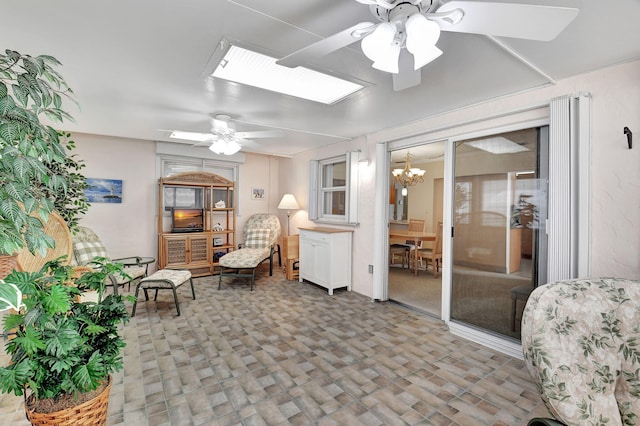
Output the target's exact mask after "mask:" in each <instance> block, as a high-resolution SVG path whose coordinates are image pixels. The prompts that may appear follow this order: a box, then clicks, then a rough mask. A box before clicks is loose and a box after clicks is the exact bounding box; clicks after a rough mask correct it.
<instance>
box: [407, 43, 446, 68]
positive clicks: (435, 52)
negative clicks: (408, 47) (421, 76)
mask: <svg viewBox="0 0 640 426" xmlns="http://www.w3.org/2000/svg"><path fill="white" fill-rule="evenodd" d="M412 53H413V69H414V70H418V69H420V68H422V67H424V66H425V65H427V64H428V63H429V62H431V61H433V60H434V59H436V58H438V57H439V56H440V55H442V50H440V49H438V48H437V47H436V46H424V47H423V48H422V49H420V50H418V51H416V52H412Z"/></svg>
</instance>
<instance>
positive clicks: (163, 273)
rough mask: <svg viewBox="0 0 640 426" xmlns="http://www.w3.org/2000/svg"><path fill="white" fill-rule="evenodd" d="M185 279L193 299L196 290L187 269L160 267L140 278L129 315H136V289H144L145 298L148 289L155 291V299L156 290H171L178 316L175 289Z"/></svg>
mask: <svg viewBox="0 0 640 426" xmlns="http://www.w3.org/2000/svg"><path fill="white" fill-rule="evenodd" d="M187 281H189V283H190V284H191V294H192V295H193V300H195V299H196V292H195V289H194V288H193V279H192V277H191V271H188V270H186V269H161V270H159V271H156V272H154V273H153V274H151V275H149V276H148V277H146V278H143V279H141V280H140V281H139V282H138V285H137V286H136V296H135V297H136V300H135V302H133V310H132V311H131V316H132V317H135V316H136V307H137V306H138V291H140V289H142V290H143V291H144V297H145V300H149V294H148V291H149V290H155V291H156V294H155V297H154V299H153V300H156V299H157V297H158V290H162V289H169V290H172V291H173V300H174V301H175V304H176V311H177V312H178V316H180V304H179V303H178V294H177V293H176V290H177V289H178V287H180V286H181V285H182V284H184V283H186V282H187Z"/></svg>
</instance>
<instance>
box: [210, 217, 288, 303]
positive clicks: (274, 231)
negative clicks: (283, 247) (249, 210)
mask: <svg viewBox="0 0 640 426" xmlns="http://www.w3.org/2000/svg"><path fill="white" fill-rule="evenodd" d="M242 235H243V237H244V244H243V247H242V248H240V249H238V250H235V251H232V252H229V253H227V254H225V255H224V256H222V257H221V258H220V259H219V260H218V262H219V264H220V267H221V269H220V279H219V281H218V289H219V288H220V285H221V283H222V277H223V276H225V275H230V276H236V277H248V278H251V290H253V284H254V280H255V268H257V267H258V265H260V264H261V263H262V262H264V261H265V260H269V275H273V255H274V249H275V245H276V244H277V242H278V238H279V237H280V220H279V219H278V218H277V217H276V216H275V215H272V214H267V213H258V214H254V215H252V216H250V217H249V218H248V219H247V222H246V223H245V225H244V228H243V229H242ZM241 269H250V270H251V273H249V274H247V273H240V270H241ZM230 270H235V271H236V272H233V273H232V272H230Z"/></svg>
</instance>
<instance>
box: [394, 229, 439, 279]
mask: <svg viewBox="0 0 640 426" xmlns="http://www.w3.org/2000/svg"><path fill="white" fill-rule="evenodd" d="M389 239H398V240H405V241H413V246H414V247H415V248H416V249H417V248H418V246H419V245H420V242H421V241H435V240H436V234H435V233H434V232H422V231H407V230H406V229H390V230H389ZM413 253H414V256H415V259H414V262H413V268H414V269H413V272H414V274H416V275H418V250H413ZM409 265H411V262H409Z"/></svg>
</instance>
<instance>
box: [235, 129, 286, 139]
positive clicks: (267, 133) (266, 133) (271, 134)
mask: <svg viewBox="0 0 640 426" xmlns="http://www.w3.org/2000/svg"><path fill="white" fill-rule="evenodd" d="M235 136H237V137H239V138H242V139H251V138H281V137H283V136H284V132H282V131H280V130H260V131H258V130H256V131H253V132H236V133H235Z"/></svg>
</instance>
